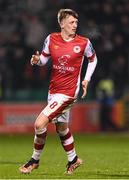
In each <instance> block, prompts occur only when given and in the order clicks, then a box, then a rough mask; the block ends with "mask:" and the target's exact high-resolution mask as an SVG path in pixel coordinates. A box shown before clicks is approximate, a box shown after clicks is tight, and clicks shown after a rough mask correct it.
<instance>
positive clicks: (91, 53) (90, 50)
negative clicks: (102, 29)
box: [84, 39, 95, 61]
mask: <svg viewBox="0 0 129 180" xmlns="http://www.w3.org/2000/svg"><path fill="white" fill-rule="evenodd" d="M84 56H86V57H87V58H88V59H89V60H90V61H92V60H93V59H94V57H95V50H94V48H93V46H92V43H91V42H90V40H89V39H88V42H87V45H86V48H85V51H84Z"/></svg>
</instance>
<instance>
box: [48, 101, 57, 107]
mask: <svg viewBox="0 0 129 180" xmlns="http://www.w3.org/2000/svg"><path fill="white" fill-rule="evenodd" d="M57 104H58V103H57V102H56V101H54V102H53V103H52V104H51V105H50V108H51V109H53V108H54V107H55V106H57Z"/></svg>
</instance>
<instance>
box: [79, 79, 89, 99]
mask: <svg viewBox="0 0 129 180" xmlns="http://www.w3.org/2000/svg"><path fill="white" fill-rule="evenodd" d="M87 87H88V81H87V80H83V81H82V89H83V94H82V97H81V98H82V99H84V98H85V96H86V94H87Z"/></svg>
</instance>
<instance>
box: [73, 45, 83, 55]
mask: <svg viewBox="0 0 129 180" xmlns="http://www.w3.org/2000/svg"><path fill="white" fill-rule="evenodd" d="M73 51H74V52H75V53H79V52H80V51H81V48H80V46H74V48H73Z"/></svg>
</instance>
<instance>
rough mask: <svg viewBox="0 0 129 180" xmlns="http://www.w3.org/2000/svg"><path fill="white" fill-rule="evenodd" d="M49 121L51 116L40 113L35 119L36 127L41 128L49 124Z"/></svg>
mask: <svg viewBox="0 0 129 180" xmlns="http://www.w3.org/2000/svg"><path fill="white" fill-rule="evenodd" d="M48 122H49V118H48V117H47V116H45V115H44V114H43V113H40V114H39V116H38V117H37V119H36V121H35V128H36V129H41V128H44V127H46V126H47V124H48Z"/></svg>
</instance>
